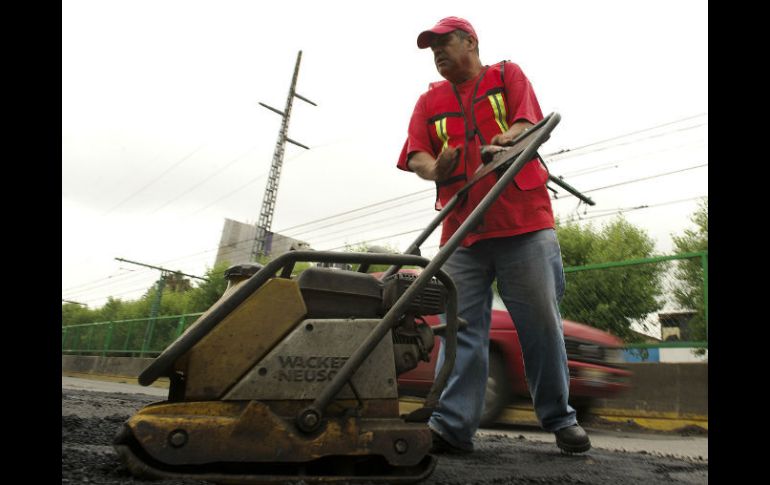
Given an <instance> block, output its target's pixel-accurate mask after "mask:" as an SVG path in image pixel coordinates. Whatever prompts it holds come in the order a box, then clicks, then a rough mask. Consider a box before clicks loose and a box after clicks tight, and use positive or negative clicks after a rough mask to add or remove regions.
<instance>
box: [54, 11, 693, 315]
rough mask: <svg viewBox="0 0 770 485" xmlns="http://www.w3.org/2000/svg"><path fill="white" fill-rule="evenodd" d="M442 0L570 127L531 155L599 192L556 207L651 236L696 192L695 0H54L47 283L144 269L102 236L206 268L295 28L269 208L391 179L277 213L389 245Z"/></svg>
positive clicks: (262, 148)
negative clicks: (57, 248) (58, 14)
mask: <svg viewBox="0 0 770 485" xmlns="http://www.w3.org/2000/svg"><path fill="white" fill-rule="evenodd" d="M449 15H455V16H460V17H464V18H466V19H468V20H469V21H470V22H471V23H472V24H473V25H474V27H475V29H476V32H477V33H478V35H479V48H480V53H481V60H482V62H483V63H485V64H492V63H495V62H498V61H500V60H503V59H507V60H510V61H513V62H515V63H517V64H519V65H520V66H521V67H522V69H523V70H524V72H525V74H526V75H527V76H528V77H529V79H530V80H531V81H532V83H533V86H534V88H535V91H536V93H537V95H538V98H539V101H540V104H541V107H542V109H543V112H544V113H546V114H547V113H550V112H553V111H556V112H558V113H559V114H561V116H562V121H561V123H560V124H559V126H557V127H556V129H555V131H554V133H553V135H552V136H551V139H550V140H549V141H548V142H547V143H546V144H545V145H544V146H543V148H542V149H541V151H540V153H541V154H543V155H547V154H553V153H556V152H558V151H560V150H564V149H576V148H580V147H584V148H582V149H580V150H573V151H570V152H568V153H567V154H564V155H559V156H553V157H550V158H549V157H546V160H549V167H550V169H551V172H552V173H554V174H555V175H563V176H565V179H566V180H567V181H568V182H570V183H571V184H572V185H574V186H575V187H577V188H578V189H580V190H585V191H590V192H589V193H588V195H590V196H591V197H592V198H593V199H594V200H595V201H596V203H597V204H596V206H594V207H589V208H587V209H586V208H585V206H580V207H579V206H578V204H577V201H576V199H575V198H573V197H569V196H567V194H566V193H564V192H561V193H560V194H559V198H558V199H557V200H555V201H554V210H555V212H556V213H557V215H558V216H559V217H561V218H562V219H571V218H575V217H578V216H579V217H580V218H581V220H582V221H583V222H581V223H585V224H588V223H593V224H595V225H597V226H600V225H601V224H603V223H606V222H608V221H610V220H611V219H612V217H613V216H614V215H615V214H617V213H618V212H619V211H623V210H624V211H626V212H625V217H626V218H627V220H629V221H630V222H632V223H634V224H636V225H639V226H640V227H643V228H644V229H645V230H647V231H648V233H649V234H650V236H651V237H653V238H654V239H655V241H656V244H657V249H658V251H659V252H660V253H669V252H670V251H671V250H672V244H671V234H672V233H677V234H678V233H681V232H682V231H683V230H684V229H685V228H688V227H691V226H692V225H691V223H690V221H689V218H690V215H691V214H692V213H693V211H695V209H696V207H697V198H698V197H702V196H706V195H708V167H707V166H706V165H707V163H708V152H707V148H708V145H707V133H708V100H707V94H708V77H707V76H708V62H707V55H708V41H707V34H708V29H707V24H708V15H707V2H705V1H645V2H614V1H598V0H587V1H582V2H573V1H530V2H518V1H508V2H499V1H498V2H491V1H479V0H477V1H473V2H468V1H465V2H459V1H452V0H445V1H442V2H419V1H414V0H413V1H398V0H392V1H389V2H377V3H375V2H354V1H350V2H347V1H330V0H327V1H323V2H314V1H304V0H296V1H290V0H286V1H281V2H262V1H222V0H220V1H189V0H187V1H162V0H155V1H138V0H134V1H105V0H101V1H76V0H65V1H64V2H63V3H62V140H63V142H62V298H63V299H68V300H74V301H78V302H83V303H87V304H88V305H89V306H92V307H95V306H99V305H101V304H103V303H104V301H105V299H106V297H107V296H108V295H113V296H117V297H120V298H128V299H130V298H136V297H138V296H140V295H141V294H142V293H143V292H144V291H146V289H147V288H148V287H149V286H150V285H152V283H153V282H154V281H155V280H157V278H158V277H159V272H158V271H153V270H147V269H143V268H141V267H138V266H135V265H130V264H127V263H120V262H118V261H116V260H115V259H114V258H115V257H120V258H125V259H129V260H133V261H139V262H142V263H146V264H151V265H156V266H162V267H166V268H169V269H174V270H179V271H183V272H185V273H189V274H199V275H202V274H203V273H204V272H205V270H206V268H207V267H210V266H212V265H213V262H214V258H215V256H216V248H217V246H218V244H219V238H220V234H221V230H222V226H223V224H224V219H225V218H230V219H235V220H238V221H241V222H248V223H255V222H256V220H257V218H258V216H259V210H260V206H261V203H262V193H263V191H264V188H265V183H266V176H267V173H268V171H269V168H270V162H271V159H272V156H273V151H274V148H275V142H276V138H277V135H278V129H279V126H280V116H278V115H276V114H275V113H272V112H270V111H268V110H266V109H264V108H262V107H260V106H259V105H258V102H260V101H261V102H264V103H266V104H269V105H271V106H274V107H276V108H278V109H283V107H284V103H285V100H286V95H287V93H288V89H289V84H290V81H291V75H292V72H293V69H294V63H295V61H296V58H297V52H298V51H300V50H301V51H302V63H301V67H300V73H299V81H298V83H297V92H298V93H299V94H301V95H303V96H304V97H306V98H309V99H310V100H312V101H314V102H315V103H317V104H318V106H317V107H314V106H311V105H309V104H306V103H304V102H303V101H301V100H298V99H296V100H295V102H294V110H293V112H292V117H291V124H290V128H289V136H290V137H291V138H292V139H294V140H297V141H299V142H301V143H303V144H305V145H307V146H309V147H311V149H310V150H304V149H302V148H299V147H296V146H294V145H287V148H286V155H285V159H284V169H283V173H282V177H281V182H280V188H279V195H278V200H277V206H276V210H275V215H274V218H273V227H272V229H273V230H274V231H276V232H282V230H283V229H289V228H292V227H293V226H297V225H300V224H303V223H307V222H310V221H314V220H317V219H321V218H326V217H329V216H333V215H335V214H339V213H343V212H347V211H351V210H354V209H357V208H360V207H363V206H367V205H371V204H375V203H378V202H381V201H385V200H388V199H394V198H399V200H397V201H394V202H391V203H389V204H384V205H382V206H379V208H380V209H387V210H383V211H381V212H379V213H378V214H376V215H375V214H370V213H371V212H373V210H374V209H371V210H368V211H360V212H358V213H352V214H350V215H347V216H344V217H339V218H336V219H330V220H329V221H327V223H325V224H315V225H309V226H303V227H300V228H297V229H291V230H288V231H286V233H287V234H288V235H292V236H294V237H296V238H298V239H302V240H305V241H308V242H310V243H311V245H312V247H314V248H315V249H334V248H338V247H341V246H344V245H345V244H346V243H357V242H359V241H363V240H374V241H375V242H374V243H375V244H387V245H390V246H392V247H396V248H398V249H401V250H403V249H405V248H406V246H407V245H408V244H409V242H411V240H412V239H413V238H414V237H415V236H416V235H417V232H409V231H417V230H419V229H422V228H423V227H424V226H425V225H426V224H427V222H428V221H429V220H430V219H431V218H432V216H433V215H434V212H433V210H432V202H433V198H434V195H433V194H432V193H431V191H430V190H429V189H431V188H432V186H433V184H432V183H430V182H426V181H423V180H421V179H419V178H418V177H417V176H416V175H413V174H408V173H405V172H402V171H400V170H397V169H396V168H395V163H396V159H397V157H398V154H399V152H400V150H401V146H402V144H403V141H404V138H405V135H406V128H407V124H408V121H409V116H410V114H411V111H412V108H413V107H414V103H415V101H416V100H417V98H418V96H419V95H420V94H421V93H422V92H423V91H424V90H425V89H426V88H427V85H428V83H429V82H433V81H436V80H439V79H440V76H439V75H438V73H437V72H436V70H435V67H434V65H433V62H432V55H431V53H430V50H420V49H418V48H417V46H416V37H417V34H419V32H421V31H422V30H425V29H427V28H429V27H431V26H433V25H434V24H435V23H436V21H438V20H439V19H440V18H442V17H446V16H449ZM605 187H606V188H605ZM592 189H600V190H592ZM419 191H425V192H424V194H417V195H413V196H409V197H402V196H406V195H408V194H413V193H415V192H419ZM397 202H398V204H397ZM394 205H399V206H398V207H393V208H389V207H392V206H394ZM642 206H647V207H646V208H639V207H642ZM629 209H633V210H629ZM400 233H408V234H403V235H400V236H393V235H394V234H400ZM437 233H438V231H437ZM437 243H438V234H435V235H434V237H433V238H431V239H429V240H428V241H427V242H426V243H425V244H424V245H423V248H424V249H425V251H424V253H425V254H426V255H431V254H432V253H435V251H436V250H437V247H436V245H437Z"/></svg>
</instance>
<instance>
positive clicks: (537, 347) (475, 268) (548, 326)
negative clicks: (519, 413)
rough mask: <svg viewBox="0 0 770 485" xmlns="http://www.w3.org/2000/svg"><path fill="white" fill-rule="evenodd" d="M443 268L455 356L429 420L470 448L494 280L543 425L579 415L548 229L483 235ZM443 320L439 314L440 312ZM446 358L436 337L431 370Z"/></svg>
mask: <svg viewBox="0 0 770 485" xmlns="http://www.w3.org/2000/svg"><path fill="white" fill-rule="evenodd" d="M443 269H444V270H445V271H446V272H447V273H448V274H449V275H450V276H451V277H452V279H453V280H454V282H455V285H457V293H458V300H459V301H458V313H459V315H460V317H462V318H464V319H465V320H467V321H468V327H467V328H466V329H464V330H461V331H459V332H458V334H457V356H456V358H455V365H454V370H453V371H452V374H451V376H450V377H449V381H448V382H447V386H446V388H445V389H444V392H443V393H442V394H441V399H440V401H439V405H438V407H437V408H436V410H435V411H434V412H433V415H432V416H431V418H430V421H429V423H428V425H429V426H430V427H431V428H432V429H434V430H435V431H436V432H438V433H439V434H440V435H441V436H442V437H444V438H445V439H446V440H447V441H449V442H450V443H451V444H453V445H454V446H457V447H460V448H465V449H472V448H473V443H472V441H471V440H472V438H473V435H474V433H475V432H476V430H477V429H478V426H479V420H480V419H481V412H482V409H483V406H484V392H485V390H486V381H487V373H488V368H489V326H490V319H491V316H492V310H491V307H492V283H493V282H494V279H495V277H497V284H498V289H499V291H500V297H501V298H502V300H503V302H504V303H505V306H506V308H507V309H508V313H510V315H511V318H512V319H513V321H514V324H515V325H516V330H517V333H518V336H519V341H520V342H521V350H522V354H523V357H524V371H525V373H526V377H527V382H528V384H529V390H530V393H531V395H532V399H533V404H534V408H535V414H536V415H537V418H538V420H539V421H540V424H541V426H542V427H543V429H545V430H546V431H556V430H558V429H561V428H564V427H566V426H570V425H572V424H575V423H576V422H577V420H576V418H575V410H574V409H573V408H572V407H571V406H570V405H569V404H568V403H567V401H568V399H569V370H568V367H567V352H566V349H565V347H564V329H563V324H562V319H561V315H560V314H559V302H560V301H561V298H562V296H563V295H564V285H565V281H564V271H563V268H562V260H561V249H560V247H559V242H558V240H557V239H556V232H555V231H554V230H553V229H545V230H541V231H536V232H531V233H527V234H522V235H519V236H512V237H505V238H496V239H486V240H482V241H479V242H477V243H476V244H474V245H473V246H471V247H469V248H463V247H460V248H458V249H457V250H456V251H455V252H454V253H453V254H452V256H451V257H450V258H449V260H448V261H447V262H446V264H445V265H444V266H443ZM442 320H444V317H443V315H442ZM443 363H444V342H443V339H442V345H441V349H440V350H439V355H438V361H437V363H436V369H437V372H438V369H440V368H441V366H442V365H443Z"/></svg>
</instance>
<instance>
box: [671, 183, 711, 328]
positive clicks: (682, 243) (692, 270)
mask: <svg viewBox="0 0 770 485" xmlns="http://www.w3.org/2000/svg"><path fill="white" fill-rule="evenodd" d="M690 220H691V221H692V222H693V224H695V228H694V229H685V231H684V232H683V234H681V235H679V236H673V237H672V240H673V242H674V246H675V247H676V250H677V252H678V253H690V252H698V251H708V247H709V227H708V225H709V224H708V223H709V213H708V198H706V199H704V200H703V201H702V202H701V203H700V204H699V205H698V209H697V210H696V211H695V212H694V213H693V214H692V216H691V218H690ZM675 275H676V278H677V280H678V282H679V284H678V285H677V287H676V289H675V290H674V297H675V298H676V301H677V303H679V305H681V306H682V307H683V308H687V309H691V310H694V311H695V315H694V316H693V317H692V319H691V320H690V321H689V327H690V339H691V340H707V331H706V330H707V329H706V323H707V322H706V314H705V306H704V303H705V302H704V296H703V284H704V274H703V264H702V261H701V258H692V259H686V260H682V261H680V262H679V264H678V265H677V269H676V272H675Z"/></svg>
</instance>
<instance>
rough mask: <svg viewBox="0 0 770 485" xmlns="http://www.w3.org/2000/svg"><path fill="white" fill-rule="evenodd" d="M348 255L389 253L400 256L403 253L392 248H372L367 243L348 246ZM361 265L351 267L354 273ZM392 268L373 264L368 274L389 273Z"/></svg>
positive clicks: (346, 250) (346, 247)
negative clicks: (388, 270)
mask: <svg viewBox="0 0 770 485" xmlns="http://www.w3.org/2000/svg"><path fill="white" fill-rule="evenodd" d="M345 252H346V253H388V254H400V253H401V252H400V251H399V250H397V249H395V248H394V247H392V246H387V245H386V246H372V245H369V244H366V243H361V244H359V245H357V246H351V245H346V246H345ZM359 267H360V265H359V264H353V265H351V268H350V269H351V270H352V271H358V268H359ZM388 268H390V265H389V264H373V265H371V266H369V270H368V271H367V273H381V272H384V271H387V269H388Z"/></svg>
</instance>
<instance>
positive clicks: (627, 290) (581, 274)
mask: <svg viewBox="0 0 770 485" xmlns="http://www.w3.org/2000/svg"><path fill="white" fill-rule="evenodd" d="M557 232H558V236H559V243H560V246H561V250H562V257H563V261H564V266H565V268H566V267H575V266H585V265H590V264H598V263H606V262H619V261H625V260H630V259H639V258H647V257H652V256H653V251H654V248H655V244H654V242H653V240H652V239H651V238H650V237H649V235H647V233H646V232H645V231H644V230H643V229H640V228H638V227H636V226H634V225H633V224H631V223H629V222H628V221H626V220H625V219H624V218H623V217H622V216H619V217H617V218H616V219H614V220H613V221H610V222H609V223H607V224H606V225H604V226H602V227H600V228H596V227H594V226H593V225H592V224H588V225H583V226H581V225H578V224H577V223H572V224H566V225H561V224H559V223H558V222H557ZM664 266H665V265H663V264H660V263H657V264H642V265H633V266H621V267H617V268H607V269H598V270H585V271H575V272H569V273H567V274H566V279H567V287H566V291H565V295H564V299H563V300H562V303H561V312H562V315H563V317H564V318H566V319H568V320H573V321H577V322H581V323H585V324H588V325H591V326H593V327H596V328H599V329H601V330H605V331H608V332H610V333H612V334H614V335H617V336H618V337H620V338H622V339H623V340H624V341H626V342H635V341H639V340H641V338H640V337H639V336H637V335H636V334H634V333H633V332H632V331H631V323H632V321H634V320H642V319H644V318H645V317H646V316H647V315H649V314H651V313H653V312H656V311H658V310H660V309H661V308H662V304H661V302H660V298H659V297H660V295H661V294H662V284H661V281H660V280H661V274H662V272H663V271H664V269H665V268H664Z"/></svg>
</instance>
